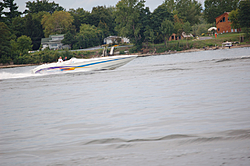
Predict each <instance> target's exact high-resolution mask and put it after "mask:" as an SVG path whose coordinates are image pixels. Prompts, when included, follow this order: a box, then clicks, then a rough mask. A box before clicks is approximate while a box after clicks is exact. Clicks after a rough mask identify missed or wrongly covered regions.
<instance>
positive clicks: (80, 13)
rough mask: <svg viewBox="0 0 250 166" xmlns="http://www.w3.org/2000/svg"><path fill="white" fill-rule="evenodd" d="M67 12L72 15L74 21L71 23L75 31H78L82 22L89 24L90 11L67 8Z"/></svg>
mask: <svg viewBox="0 0 250 166" xmlns="http://www.w3.org/2000/svg"><path fill="white" fill-rule="evenodd" d="M69 13H70V14H71V16H72V17H73V19H74V21H73V23H72V25H73V26H74V27H75V29H76V32H79V31H80V26H81V25H82V24H91V21H92V20H91V13H90V12H88V11H85V10H84V9H83V8H78V9H76V10H75V9H69Z"/></svg>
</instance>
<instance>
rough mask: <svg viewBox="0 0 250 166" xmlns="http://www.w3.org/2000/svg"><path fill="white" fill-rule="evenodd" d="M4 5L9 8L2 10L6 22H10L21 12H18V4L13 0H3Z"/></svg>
mask: <svg viewBox="0 0 250 166" xmlns="http://www.w3.org/2000/svg"><path fill="white" fill-rule="evenodd" d="M3 3H4V6H5V7H6V8H7V9H8V10H9V11H8V12H3V13H4V15H5V16H6V19H7V23H8V24H10V23H11V22H12V19H13V18H15V17H18V16H20V14H21V12H19V11H18V10H17V9H18V6H17V4H16V3H14V0H3Z"/></svg>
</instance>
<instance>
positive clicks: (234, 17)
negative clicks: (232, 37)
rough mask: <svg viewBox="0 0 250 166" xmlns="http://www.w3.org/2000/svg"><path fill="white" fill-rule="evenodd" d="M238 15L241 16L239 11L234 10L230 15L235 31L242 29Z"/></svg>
mask: <svg viewBox="0 0 250 166" xmlns="http://www.w3.org/2000/svg"><path fill="white" fill-rule="evenodd" d="M238 15H239V11H238V9H236V10H232V11H231V12H230V13H229V19H230V21H231V27H232V28H233V29H239V28H240V23H239V19H238V17H239V16H238Z"/></svg>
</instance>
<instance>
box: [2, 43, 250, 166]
mask: <svg viewBox="0 0 250 166" xmlns="http://www.w3.org/2000/svg"><path fill="white" fill-rule="evenodd" d="M34 67H35V66H33V67H32V66H31V67H30V66H29V67H18V68H8V69H0V165H4V166H8V165H18V166H22V165H25V166H26V165H30V166H34V165H36V166H38V165H41V166H44V165H57V166H59V165H85V166H86V165H90V166H93V165H101V166H110V165H143V166H147V165H148V166H151V165H171V166H172V165H209V166H211V165H250V48H249V47H248V48H234V49H223V50H211V51H201V52H192V53H178V54H171V55H156V56H149V57H138V58H136V59H134V60H133V61H131V62H129V63H128V64H126V65H124V66H122V67H120V68H117V69H115V70H106V71H93V72H82V73H67V74H52V75H40V74H38V75H34V74H31V72H30V70H31V69H33V68H34Z"/></svg>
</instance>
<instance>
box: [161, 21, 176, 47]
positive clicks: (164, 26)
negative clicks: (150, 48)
mask: <svg viewBox="0 0 250 166" xmlns="http://www.w3.org/2000/svg"><path fill="white" fill-rule="evenodd" d="M160 29H161V33H162V34H163V37H164V42H165V46H166V47H167V41H168V39H169V37H170V36H171V35H172V34H173V32H174V25H173V23H172V22H171V21H169V20H168V19H165V20H164V21H163V22H162V23H161V28H160Z"/></svg>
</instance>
